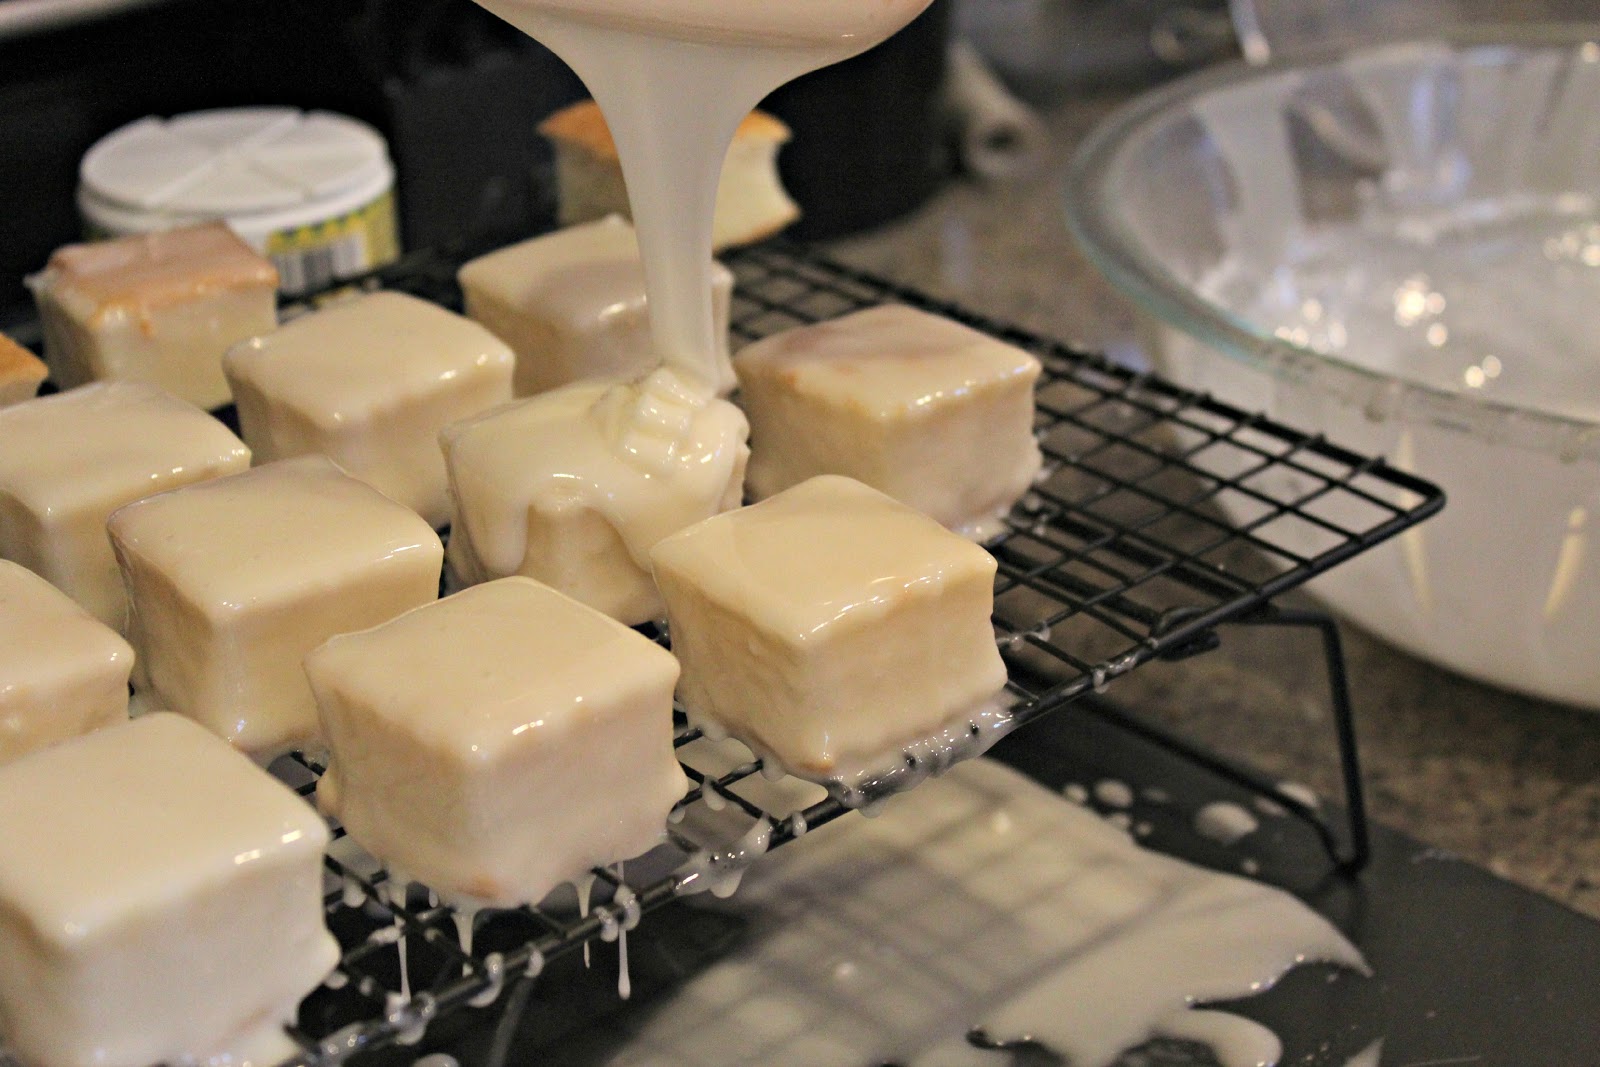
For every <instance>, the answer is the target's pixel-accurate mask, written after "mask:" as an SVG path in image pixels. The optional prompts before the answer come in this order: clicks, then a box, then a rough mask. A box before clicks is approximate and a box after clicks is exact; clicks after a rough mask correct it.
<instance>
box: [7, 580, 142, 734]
mask: <svg viewBox="0 0 1600 1067" xmlns="http://www.w3.org/2000/svg"><path fill="white" fill-rule="evenodd" d="M131 670H133V649H132V648H130V647H129V646H128V642H126V641H124V640H123V639H122V638H121V637H119V636H117V633H116V631H115V630H112V629H111V628H110V627H108V626H106V625H105V624H104V623H102V622H100V621H99V620H98V619H96V618H95V617H94V616H93V615H90V614H89V613H88V612H87V611H84V610H83V609H82V608H81V607H79V606H78V605H77V604H74V603H73V602H72V601H71V600H70V599H68V598H67V595H66V594H65V593H62V592H61V591H60V590H58V589H56V588H55V587H54V586H52V585H51V584H50V583H49V582H47V581H45V580H44V579H43V578H41V577H39V576H38V575H37V574H34V573H33V572H32V571H30V570H28V569H27V568H26V567H23V566H21V565H19V564H16V563H10V562H8V561H6V560H0V764H4V763H7V762H9V761H11V760H14V759H16V758H17V757H18V756H22V755H25V754H27V753H29V752H32V751H34V750H35V749H39V748H44V747H45V746H46V745H52V744H55V743H56V742H58V741H65V740H66V739H68V738H71V737H77V736H79V735H81V734H86V733H91V732H92V731H94V730H98V729H100V728H101V727H102V726H110V725H112V724H113V723H117V722H121V721H123V720H125V719H126V718H127V717H128V673H129V672H130V671H131Z"/></svg>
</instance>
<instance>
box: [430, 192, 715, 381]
mask: <svg viewBox="0 0 1600 1067" xmlns="http://www.w3.org/2000/svg"><path fill="white" fill-rule="evenodd" d="M458 277H459V279H460V281H461V291H462V293H463V294H464V295H465V297H466V307H467V314H468V315H469V316H470V317H471V318H473V319H475V320H476V321H478V322H481V323H483V325H484V326H486V327H488V328H489V329H490V330H491V331H492V332H493V333H494V334H495V335H496V336H497V337H499V338H500V339H501V340H503V341H505V342H506V344H508V345H510V346H511V349H512V351H514V352H515V353H516V355H517V369H516V378H515V389H516V394H517V395H518V396H532V395H533V394H535V393H542V392H544V391H546V390H549V389H554V388H556V387H557V386H561V385H566V384H568V383H570V382H577V381H584V380H587V379H598V378H605V379H624V378H634V377H638V376H639V375H641V374H645V373H648V372H649V371H650V370H652V369H654V367H655V366H656V363H657V362H658V360H657V356H656V352H655V348H654V346H653V345H652V343H651V340H650V319H649V315H648V313H647V311H646V308H645V293H644V268H643V267H642V266H641V265H640V262H639V242H638V240H637V239H636V238H635V236H634V233H633V227H632V226H631V225H629V224H628V223H627V222H626V221H624V220H623V219H622V218H620V217H617V216H611V217H609V218H605V219H602V220H600V221H598V222H591V223H588V224H586V225H582V226H572V227H569V228H567V229H564V230H557V231H556V232H555V233H550V234H545V235H544V236H542V237H535V238H533V239H532V240H528V241H523V242H521V243H519V244H514V245H510V246H509V247H506V248H502V249H500V250H499V251H497V252H490V253H489V254H488V255H485V256H480V257H478V258H477V259H474V260H472V261H471V262H469V263H467V264H466V265H465V266H463V267H462V268H461V271H460V273H459V275H458ZM732 292H733V275H731V274H730V273H728V270H727V268H725V267H723V266H722V265H721V264H720V263H713V264H712V308H713V314H714V315H715V329H716V337H717V339H718V341H717V344H718V351H717V352H716V353H714V356H715V359H716V364H717V381H716V382H715V383H714V385H715V387H716V389H717V391H718V392H719V393H722V394H726V393H727V392H728V391H729V390H731V389H732V388H733V368H732V367H731V366H730V365H729V363H728V348H727V344H728V306H729V300H730V298H731V295H732Z"/></svg>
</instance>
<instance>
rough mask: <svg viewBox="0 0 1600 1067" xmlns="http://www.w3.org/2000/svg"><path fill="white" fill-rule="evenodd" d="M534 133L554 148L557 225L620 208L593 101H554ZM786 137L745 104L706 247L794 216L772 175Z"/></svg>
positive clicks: (612, 160) (618, 182)
mask: <svg viewBox="0 0 1600 1067" xmlns="http://www.w3.org/2000/svg"><path fill="white" fill-rule="evenodd" d="M539 132H540V133H542V134H544V135H545V136H546V137H548V138H549V139H550V143H551V144H553V145H554V146H555V150H556V194H557V203H558V204H559V211H560V220H561V225H563V226H575V225H577V224H579V223H584V222H591V221H593V220H595V219H599V218H604V217H605V216H607V215H610V214H619V215H626V214H627V213H628V189H627V186H626V185H624V184H623V181H622V163H621V161H620V160H618V158H617V145H616V142H615V141H613V140H612V138H611V130H610V128H609V127H608V126H607V125H606V120H605V116H604V115H602V114H601V113H600V108H599V107H597V106H596V105H595V103H594V101H593V100H584V101H581V102H579V103H576V104H573V105H571V106H570V107H565V108H562V109H561V110H560V111H557V112H556V113H555V114H553V115H551V116H550V117H549V118H547V119H545V120H544V121H543V122H542V123H540V124H539ZM789 137H790V134H789V127H787V126H785V125H784V124H783V122H782V121H781V120H779V119H777V118H774V117H773V116H772V115H769V114H767V113H766V112H765V111H752V112H751V113H750V114H749V115H748V116H747V117H746V118H745V120H744V121H743V122H741V123H740V124H739V129H738V130H737V132H735V133H734V136H733V143H732V144H731V145H730V146H729V147H728V156H727V158H726V159H724V160H723V163H722V176H721V180H720V181H719V182H718V184H717V208H716V214H715V215H714V217H713V222H712V227H711V243H712V246H713V247H714V248H727V247H729V246H731V245H742V244H750V243H753V242H755V241H762V240H765V239H766V238H768V237H771V236H773V235H775V234H777V233H779V232H780V231H781V230H783V228H784V227H785V226H788V225H789V224H790V223H791V222H793V221H794V220H795V219H797V218H799V217H800V207H799V205H798V204H796V203H795V202H794V200H793V199H791V198H790V196H789V194H788V193H787V192H786V191H785V190H784V188H783V182H782V180H781V179H780V178H779V176H778V149H779V148H781V147H782V146H783V145H784V144H786V143H788V141H789Z"/></svg>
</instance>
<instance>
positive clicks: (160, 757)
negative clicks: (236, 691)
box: [0, 713, 339, 1067]
mask: <svg viewBox="0 0 1600 1067" xmlns="http://www.w3.org/2000/svg"><path fill="white" fill-rule="evenodd" d="M0 826H4V827H5V828H6V832H5V833H3V834H0V1032H4V1033H5V1034H6V1037H7V1040H8V1041H9V1042H10V1043H11V1044H12V1046H13V1047H14V1049H15V1051H16V1052H17V1053H18V1054H19V1055H20V1056H21V1058H22V1060H23V1061H24V1062H26V1063H28V1064H32V1065H34V1067H90V1065H97V1067H136V1065H143V1064H151V1063H179V1062H184V1063H193V1062H200V1063H206V1062H213V1061H212V1060H211V1059H210V1058H211V1057H213V1056H220V1055H226V1054H228V1053H239V1052H243V1051H245V1050H247V1049H251V1048H254V1049H255V1050H256V1051H257V1052H258V1055H257V1057H256V1060H255V1062H257V1063H260V1062H263V1057H261V1056H260V1055H259V1052H260V1046H261V1044H262V1043H263V1039H268V1038H270V1037H272V1036H273V1034H276V1035H277V1036H278V1038H279V1043H280V1044H283V1045H287V1044H288V1042H287V1040H286V1039H285V1038H284V1035H283V1034H282V1031H281V1027H282V1025H283V1024H284V1023H286V1022H290V1021H292V1020H293V1018H294V1014H295V1009H296V1006H297V1005H298V1003H299V1001H300V1000H301V998H303V997H304V996H305V995H306V994H307V993H309V992H311V990H313V989H315V988H316V986H317V984H318V983H320V982H321V981H322V979H323V978H324V977H326V976H327V974H328V972H329V971H330V970H331V969H332V968H333V965H334V963H335V962H337V960H338V957H339V951H338V946H337V944H336V943H335V942H334V940H333V938H332V937H331V936H330V935H329V934H328V931H327V928H326V927H325V926H324V924H323V918H322V852H323V849H324V848H325V847H326V846H327V844H328V830H327V827H326V826H325V825H324V824H323V821H322V819H321V818H319V817H318V815H317V813H316V812H315V811H313V810H312V808H311V806H310V805H308V804H307V803H305V801H303V800H301V799H300V798H299V797H297V796H296V795H295V794H294V793H293V792H292V791H291V790H289V789H288V788H287V787H285V786H284V785H282V784H281V783H279V782H278V781H277V780H276V779H274V778H273V777H272V776H271V775H269V774H267V773H266V772H265V771H263V770H261V769H260V768H258V767H255V766H253V765H252V764H251V763H250V761H249V760H247V759H245V758H244V757H243V756H241V755H239V754H238V753H237V752H232V751H230V750H229V749H228V746H227V745H226V744H224V743H222V742H221V741H219V740H217V739H216V738H215V737H213V736H211V735H210V734H208V733H207V732H206V731H204V730H202V729H200V728H199V727H198V726H196V725H194V724H193V723H191V722H188V721H186V720H184V719H181V718H179V717H178V716H175V715H167V714H160V713H158V714H153V715H148V716H145V717H144V718H141V719H135V720H134V721H132V722H127V723H123V724H121V725H119V726H113V727H109V728H107V729H105V730H101V731H99V732H98V733H94V734H90V735H89V736H87V737H81V738H78V739H76V740H73V741H70V742H68V743H66V744H61V745H56V746H54V747H52V748H49V749H45V750H44V751H41V752H35V753H33V754H32V755H30V756H27V757H25V758H23V759H20V760H17V761H16V762H15V763H10V764H7V765H6V766H4V767H0ZM291 1049H292V1046H291V1047H290V1048H284V1049H281V1050H274V1051H279V1052H280V1054H282V1053H287V1052H289V1051H291ZM277 1058H278V1057H276V1056H274V1057H272V1058H271V1059H270V1060H266V1062H276V1061H277ZM216 1062H224V1061H221V1060H218V1061H216ZM226 1062H239V1061H238V1060H229V1061H226Z"/></svg>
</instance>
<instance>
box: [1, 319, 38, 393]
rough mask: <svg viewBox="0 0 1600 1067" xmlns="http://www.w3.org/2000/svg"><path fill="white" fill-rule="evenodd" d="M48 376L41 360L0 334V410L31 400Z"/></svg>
mask: <svg viewBox="0 0 1600 1067" xmlns="http://www.w3.org/2000/svg"><path fill="white" fill-rule="evenodd" d="M48 375H49V371H48V370H47V369H46V367H45V365H44V361H43V360H41V359H40V358H39V357H38V356H36V355H34V354H33V353H32V352H29V351H28V350H27V349H26V348H23V347H22V346H21V345H19V344H17V342H15V341H13V340H12V339H11V338H9V337H7V336H6V335H5V334H3V333H0V408H6V407H10V406H11V405H12V404H20V403H22V402H23V401H24V400H32V399H33V398H34V397H35V396H36V395H37V394H38V392H39V386H40V384H41V383H43V381H44V380H45V378H46V377H48Z"/></svg>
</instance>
